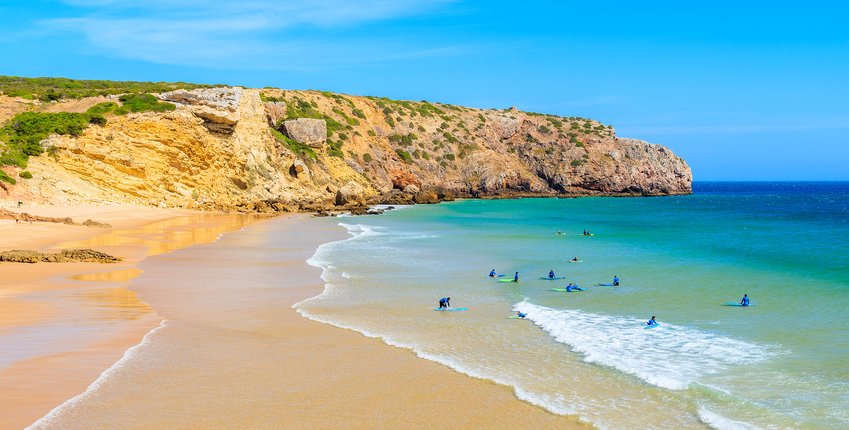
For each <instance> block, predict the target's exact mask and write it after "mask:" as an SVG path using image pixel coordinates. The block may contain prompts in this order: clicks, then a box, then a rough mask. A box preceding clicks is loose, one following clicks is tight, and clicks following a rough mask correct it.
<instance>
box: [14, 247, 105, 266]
mask: <svg viewBox="0 0 849 430" xmlns="http://www.w3.org/2000/svg"><path fill="white" fill-rule="evenodd" d="M118 261H121V259H120V258H118V257H113V256H111V255H109V254H106V253H104V252H100V251H95V250H93V249H63V250H62V251H59V252H47V253H45V252H38V251H31V250H24V249H14V250H11V251H2V252H0V262H8V263H40V262H43V263H115V262H118Z"/></svg>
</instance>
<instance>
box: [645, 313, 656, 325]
mask: <svg viewBox="0 0 849 430" xmlns="http://www.w3.org/2000/svg"><path fill="white" fill-rule="evenodd" d="M646 325H647V326H649V327H651V326H653V325H657V320H656V319H654V315H652V316H651V319H650V320H648V321H647V322H646Z"/></svg>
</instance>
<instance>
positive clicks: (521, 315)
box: [516, 311, 528, 319]
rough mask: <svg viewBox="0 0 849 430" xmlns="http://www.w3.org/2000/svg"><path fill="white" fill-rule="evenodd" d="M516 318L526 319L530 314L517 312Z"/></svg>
mask: <svg viewBox="0 0 849 430" xmlns="http://www.w3.org/2000/svg"><path fill="white" fill-rule="evenodd" d="M516 316H517V317H519V318H522V319H524V318H525V317H526V316H528V314H523V313H522V311H516Z"/></svg>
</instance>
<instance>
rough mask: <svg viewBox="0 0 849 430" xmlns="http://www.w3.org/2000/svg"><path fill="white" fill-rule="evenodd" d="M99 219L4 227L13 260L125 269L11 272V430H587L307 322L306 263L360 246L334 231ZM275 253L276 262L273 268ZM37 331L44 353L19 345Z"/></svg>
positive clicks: (7, 334) (7, 274) (310, 285)
mask: <svg viewBox="0 0 849 430" xmlns="http://www.w3.org/2000/svg"><path fill="white" fill-rule="evenodd" d="M51 210H56V211H58V212H62V216H69V215H68V212H67V211H61V210H58V209H51ZM88 210H90V211H93V212H90V213H93V214H96V215H97V216H96V217H95V216H90V217H91V218H93V219H95V218H96V220H98V221H105V222H109V223H111V224H112V225H113V228H112V229H111V230H109V231H96V230H95V229H86V228H85V227H75V226H64V225H50V226H47V225H39V224H38V223H34V224H32V225H29V224H28V225H25V226H21V225H15V224H14V222H13V221H12V222H11V223H9V222H5V223H4V224H2V225H0V228H2V230H0V233H2V236H0V237H3V238H4V240H3V243H2V248H3V249H10V248H19V247H23V246H24V245H26V247H27V248H38V249H42V250H48V249H52V248H56V247H77V246H88V247H91V248H94V249H98V250H102V251H104V252H110V253H113V254H115V255H120V256H122V257H124V258H125V260H124V261H122V262H121V263H118V264H110V265H105V264H96V263H68V264H47V263H39V264H34V265H22V264H10V263H5V264H2V265H0V274H2V281H0V303H2V305H0V306H2V309H3V311H2V316H0V318H2V319H0V324H2V325H0V339H3V340H0V342H3V345H4V348H3V349H2V350H3V351H4V353H3V355H4V357H2V359H3V361H2V365H3V368H2V370H0V385H2V386H3V387H4V390H3V391H2V393H0V405H2V406H0V428H22V427H25V426H27V425H29V424H31V423H33V422H36V421H37V423H36V425H35V426H34V427H35V428H209V427H218V428H222V427H228V428H293V427H303V426H306V427H308V428H340V427H344V428H375V427H377V428H483V427H486V428H510V427H516V426H531V427H534V428H555V427H556V428H582V427H584V426H583V425H581V424H579V423H577V422H576V421H575V420H574V419H573V418H569V417H563V416H557V415H554V414H551V413H548V412H546V411H544V410H542V409H541V408H537V407H535V406H532V405H530V404H527V403H525V402H522V401H520V400H518V399H516V397H515V396H514V394H513V392H512V391H511V389H509V388H508V387H504V386H500V385H497V384H494V383H492V382H489V381H485V380H477V379H473V378H469V377H467V376H464V375H461V374H459V373H456V372H454V371H453V370H450V369H448V368H446V367H444V366H441V365H439V364H436V363H432V362H429V361H425V360H422V359H419V358H417V357H416V356H415V355H414V354H413V353H412V352H411V351H408V350H402V349H397V348H394V347H390V346H387V345H385V344H384V343H382V342H381V341H379V340H376V339H370V338H366V337H364V336H361V335H359V334H357V333H354V332H350V331H347V330H343V329H339V328H336V327H332V326H328V325H324V324H320V323H317V322H313V321H310V320H307V319H305V318H303V317H301V316H299V315H298V314H297V313H296V312H295V310H294V309H292V308H291V305H292V304H294V303H296V302H298V301H300V300H303V299H305V298H308V297H311V296H314V295H316V294H318V293H320V292H321V291H322V288H323V283H322V281H321V279H320V278H319V274H320V273H319V270H318V269H316V268H314V267H311V266H309V265H307V264H306V263H305V260H306V259H307V258H309V257H310V256H311V255H312V253H313V252H314V251H315V249H316V247H317V246H318V245H320V244H321V243H324V242H328V241H332V240H338V239H342V238H344V237H345V236H346V235H345V233H344V230H342V229H341V228H339V227H336V226H335V225H332V224H329V223H316V222H311V220H310V219H309V218H307V217H305V216H293V217H286V218H277V219H273V220H266V221H263V222H259V223H254V224H253V225H250V226H248V227H246V228H245V229H244V230H242V231H239V232H233V233H232V234H228V235H224V236H223V238H222V239H221V240H219V241H217V242H215V243H209V242H212V241H215V240H216V238H218V237H219V235H220V234H221V233H224V232H227V231H232V230H236V229H239V228H241V227H243V226H245V225H246V224H247V223H249V222H250V221H249V220H248V219H247V218H245V217H243V216H227V215H208V214H198V213H192V212H185V211H164V210H157V209H147V208H144V209H140V208H109V209H108V210H104V209H102V208H89V209H88ZM33 212H34V211H33ZM47 212H49V211H44V213H45V214H46V213H47ZM87 213H89V212H86V210H82V212H79V213H75V214H74V215H70V216H73V217H74V218H75V219H76V218H77V217H86V216H87ZM271 223H276V224H274V227H275V228H276V229H277V230H278V231H279V229H280V228H283V229H285V230H286V231H287V232H289V233H288V234H287V235H286V237H287V240H286V241H285V242H284V243H269V242H268V240H267V238H266V235H267V234H266V233H267V232H266V230H267V229H268V228H270V226H271ZM281 223H282V224H281ZM20 227H24V228H20ZM24 229H29V230H24ZM36 229H38V230H36ZM80 229H82V230H81V231H80ZM35 232H38V234H34V233H35ZM27 236H31V237H32V239H28V238H27ZM6 238H8V240H7V239H6ZM204 243H207V244H205V245H204ZM7 244H14V245H13V246H9V245H7ZM190 245H198V246H190ZM270 249H274V250H276V254H275V255H276V256H277V259H276V260H275V261H268V260H266V259H264V258H263V256H264V255H267V254H268V253H267V252H265V251H268V250H270ZM281 251H282V252H283V253H284V255H285V258H284V259H283V261H280V259H279V256H280V252H281ZM65 325H67V326H69V327H70V329H69V328H67V327H66V326H65ZM78 326H84V327H85V328H84V329H75V327H78ZM59 327H65V328H64V329H61V330H60V329H59ZM92 327H95V328H94V329H92ZM22 331H23V332H25V333H28V335H27V337H26V338H27V339H29V340H30V342H31V343H33V344H34V346H33V345H31V346H30V347H29V348H24V347H22V345H21V344H20V343H15V340H16V339H21V338H22V336H23V335H21V334H19V333H21V332H22ZM32 333H37V334H36V335H34V334H32ZM146 334H147V336H145V335H146ZM16 336H17V337H16ZM143 338H144V341H142V339H143ZM33 339H35V340H36V342H33ZM140 342H141V345H139V346H137V347H134V345H137V344H139V343H140ZM44 344H47V345H50V347H49V348H44V347H43V345H44ZM36 346H38V347H39V348H41V349H39V348H36ZM128 349H130V351H129V352H127V351H128ZM8 351H12V352H11V353H10V352H8ZM107 369H108V371H107ZM104 371H106V373H104ZM87 387H88V388H87ZM75 396H76V397H75ZM72 398H73V399H72ZM68 399H72V400H70V401H67V400H68ZM66 401H67V402H66ZM63 402H65V403H64V404H63ZM60 405H61V406H60ZM54 408H55V409H54ZM51 410H52V412H51ZM48 413H49V415H47V414H48ZM45 415H47V417H45V418H43V419H41V420H39V418H40V417H44V416H45Z"/></svg>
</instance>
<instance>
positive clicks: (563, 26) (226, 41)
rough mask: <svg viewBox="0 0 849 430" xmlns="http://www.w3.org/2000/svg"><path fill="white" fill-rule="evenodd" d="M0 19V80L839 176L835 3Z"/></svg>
mask: <svg viewBox="0 0 849 430" xmlns="http://www.w3.org/2000/svg"><path fill="white" fill-rule="evenodd" d="M691 3H692V4H691ZM0 16H2V17H3V19H2V22H3V26H2V28H0V48H2V53H3V54H2V59H0V74H5V75H21V76H66V77H72V78H80V79H115V80H154V81H160V80H168V81H171V80H182V81H191V82H204V83H228V84H235V85H245V86H259V87H261V86H276V87H282V88H294V89H323V90H330V91H338V92H343V93H349V94H362V95H380V96H387V97H391V98H399V99H410V100H422V99H427V100H432V101H440V102H446V103H454V104H460V105H467V106H474V107H498V108H504V107H509V106H516V107H518V108H520V109H524V110H531V111H537V112H546V113H554V114H560V115H566V116H571V115H576V116H585V117H591V118H594V119H597V120H600V121H602V122H604V123H606V124H612V125H614V126H615V127H616V129H617V133H618V134H619V135H620V136H624V137H636V138H641V139H645V140H649V141H651V142H655V143H661V144H664V145H667V146H669V147H670V148H672V150H673V151H675V152H676V153H677V154H679V155H681V156H682V157H684V158H685V159H686V160H687V161H688V162H689V163H690V165H691V166H692V167H693V172H694V177H695V179H696V180H780V179H785V180H849V168H847V165H849V25H847V22H849V21H847V20H849V6H847V5H844V4H843V3H842V2H837V1H835V2H818V1H808V2H792V3H791V2H781V1H771V2H767V1H763V2H760V1H750V2H743V1H736V2H721V1H714V2H681V1H675V2H665V1H653V2H633V1H628V2H625V1H623V2H611V1H594V2H588V1H582V2H571V1H535V0H526V1H521V2H516V1H512V2H501V1H495V0H490V1H463V0H418V1H415V0H394V1H391V0H361V1H342V0H311V1H301V2H292V1H286V0H276V1H275V0H242V1H238V2H233V1H213V0H170V1H168V0H144V1H141V0H61V1H60V0H29V1H26V2H23V1H21V2H18V1H3V2H0Z"/></svg>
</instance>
